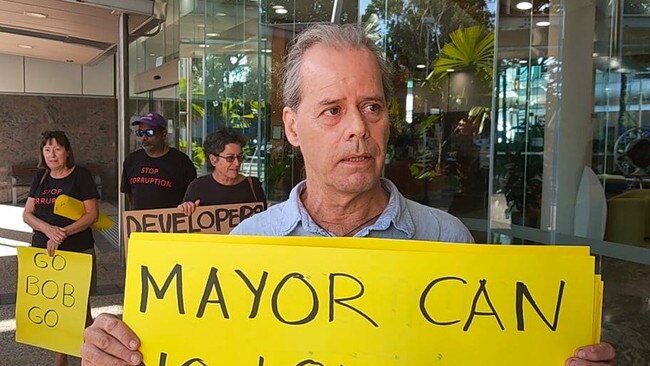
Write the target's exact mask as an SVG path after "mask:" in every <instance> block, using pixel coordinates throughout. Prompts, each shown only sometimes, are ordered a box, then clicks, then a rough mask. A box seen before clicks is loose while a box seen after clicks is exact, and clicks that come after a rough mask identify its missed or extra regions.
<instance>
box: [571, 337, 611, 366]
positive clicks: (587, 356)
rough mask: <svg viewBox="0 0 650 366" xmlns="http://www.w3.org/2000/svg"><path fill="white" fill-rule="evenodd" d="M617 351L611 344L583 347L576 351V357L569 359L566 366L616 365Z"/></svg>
mask: <svg viewBox="0 0 650 366" xmlns="http://www.w3.org/2000/svg"><path fill="white" fill-rule="evenodd" d="M615 358H616V351H615V350H614V347H612V345H611V344H609V343H605V342H603V343H599V344H595V345H592V346H587V347H581V348H578V349H577V350H576V353H575V355H574V357H571V358H569V359H568V360H567V361H566V363H565V365H566V366H605V365H610V366H613V365H616V360H615Z"/></svg>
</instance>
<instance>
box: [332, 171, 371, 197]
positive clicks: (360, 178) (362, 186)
mask: <svg viewBox="0 0 650 366" xmlns="http://www.w3.org/2000/svg"><path fill="white" fill-rule="evenodd" d="M378 184H380V183H379V177H377V176H374V175H366V174H353V175H351V176H348V177H346V179H345V181H343V182H340V183H339V185H338V186H339V189H340V190H341V191H343V192H348V193H364V192H369V191H371V190H373V189H375V188H376V187H377V185H378Z"/></svg>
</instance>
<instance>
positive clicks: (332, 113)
mask: <svg viewBox="0 0 650 366" xmlns="http://www.w3.org/2000/svg"><path fill="white" fill-rule="evenodd" d="M340 113H341V108H339V107H332V108H328V109H326V110H325V112H324V114H325V115H328V116H338V115H339V114H340Z"/></svg>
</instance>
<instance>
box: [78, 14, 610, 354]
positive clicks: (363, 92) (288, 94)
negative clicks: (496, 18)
mask: <svg viewBox="0 0 650 366" xmlns="http://www.w3.org/2000/svg"><path fill="white" fill-rule="evenodd" d="M380 55H381V54H380V52H379V50H378V49H377V48H376V46H375V45H374V43H373V42H372V41H370V40H369V39H368V38H366V36H365V34H364V32H363V29H361V28H360V27H358V26H354V25H344V26H339V25H334V24H328V25H316V26H313V27H311V28H309V29H307V30H305V31H303V32H302V33H301V34H300V35H299V36H298V37H297V38H296V40H295V42H294V43H293V45H292V47H291V48H290V50H289V53H288V56H287V59H286V62H285V73H284V82H283V89H284V90H283V93H284V94H283V95H284V99H285V105H286V107H285V108H284V111H283V120H284V124H285V131H286V135H287V138H288V139H289V141H290V142H291V143H292V144H293V145H294V146H297V147H300V148H301V151H302V153H303V156H304V159H305V169H306V174H307V179H306V181H304V182H302V183H300V184H299V185H298V186H296V187H295V188H294V190H293V191H292V192H291V195H290V198H289V200H288V201H287V202H285V203H282V204H280V205H277V206H275V207H271V209H269V210H268V211H265V212H263V213H260V214H257V215H255V216H253V217H252V218H250V219H247V220H245V221H243V222H242V223H241V224H240V225H239V226H238V227H237V228H235V230H234V231H233V233H235V234H255V235H265V236H297V235H300V236H325V237H345V236H354V237H362V236H367V237H379V238H392V239H419V240H433V241H444V242H472V241H473V240H472V237H471V235H470V234H469V231H468V230H467V228H465V227H464V226H463V225H462V223H460V221H459V220H458V219H456V218H454V217H453V216H450V215H448V214H446V213H444V212H442V211H439V210H436V209H433V208H429V207H425V206H422V205H419V204H417V203H415V202H412V201H409V200H407V199H405V198H404V197H403V196H401V194H399V192H398V191H397V189H396V188H395V186H394V185H393V184H392V183H391V182H389V181H387V180H385V179H381V178H380V176H381V172H382V169H383V164H384V155H385V152H386V144H387V141H388V133H389V121H388V112H387V110H388V108H387V100H389V98H388V97H389V96H390V89H391V88H390V77H389V72H388V68H387V66H386V65H385V63H384V61H383V59H382V57H381V56H380ZM357 240H360V239H357ZM289 253H291V251H290V252H286V254H287V257H283V258H286V259H287V260H290V259H289V258H293V257H288V255H289ZM387 254H390V253H387ZM298 264H299V263H296V265H298ZM178 270H179V271H180V268H179V269H178ZM143 276H144V275H143ZM215 276H216V274H215ZM168 278H171V277H168ZM215 280H216V277H215ZM170 282H171V280H170V281H169V283H170ZM166 283H168V282H166ZM249 283H250V282H249ZM282 283H283V282H281V281H280V282H279V284H278V286H280V285H281V284H282ZM434 285H435V284H434ZM167 286H168V285H166V286H165V287H167ZM432 286H433V285H432ZM561 288H562V287H560V291H562V290H561ZM206 289H208V287H207V285H206ZM276 289H277V287H276ZM425 290H426V288H425ZM278 291H280V290H278ZM521 291H522V292H521V296H527V295H525V294H526V292H525V291H524V290H523V289H522V290H521ZM477 293H478V292H477ZM274 294H275V293H274ZM212 302H214V301H212ZM179 303H180V302H179ZM425 312H426V311H425ZM218 331H219V330H215V332H218ZM589 331H591V330H589ZM269 335H270V336H273V334H269ZM85 340H86V343H85V344H84V346H83V347H82V352H81V353H82V359H83V364H84V365H137V364H138V363H139V362H140V361H141V360H142V354H141V353H140V352H138V348H139V347H140V341H139V339H138V337H137V336H136V335H135V334H134V333H133V332H132V331H131V330H130V329H129V328H128V326H127V325H126V324H125V323H123V322H121V321H120V320H118V319H116V318H114V317H111V316H109V315H102V316H99V317H98V318H97V319H96V321H95V323H94V324H93V325H92V326H91V327H89V328H87V329H86V332H85ZM420 341H424V342H425V343H426V340H420ZM342 343H343V341H342ZM285 346H286V347H288V346H290V345H285ZM531 346H532V345H531ZM534 346H539V345H534ZM330 347H332V348H335V347H336V345H330ZM567 356H569V355H567ZM613 359H614V350H613V348H612V347H611V346H610V345H608V344H605V343H603V344H599V345H596V346H587V347H583V348H581V349H580V350H579V351H576V354H575V357H571V358H569V359H568V360H567V361H566V362H567V365H573V366H580V365H584V366H587V365H608V364H611V362H613ZM258 361H259V363H255V364H257V365H264V359H262V358H260V359H259V360H258ZM307 361H308V360H305V362H307ZM188 362H190V361H188ZM405 362H406V363H403V364H408V362H407V361H405ZM521 362H522V363H526V360H523V359H522V360H521ZM161 364H164V363H163V361H162V360H161ZM186 364H190V363H186ZM197 364H200V363H197ZM300 364H309V363H300ZM311 364H316V365H317V364H319V363H311Z"/></svg>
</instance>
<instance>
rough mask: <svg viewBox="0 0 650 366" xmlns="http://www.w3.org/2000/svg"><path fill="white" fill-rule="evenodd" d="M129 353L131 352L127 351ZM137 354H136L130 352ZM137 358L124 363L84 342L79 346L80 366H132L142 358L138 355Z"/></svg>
mask: <svg viewBox="0 0 650 366" xmlns="http://www.w3.org/2000/svg"><path fill="white" fill-rule="evenodd" d="M129 352H131V351H129ZM131 353H137V352H131ZM137 357H139V358H137V359H136V358H134V359H133V360H131V361H125V360H123V359H119V358H116V357H113V356H111V355H110V354H107V353H106V352H105V350H102V349H99V348H98V347H95V346H94V345H92V344H89V343H88V341H86V342H85V343H84V344H83V345H82V346H81V366H95V365H103V366H134V365H138V364H139V363H140V361H141V360H142V358H141V357H140V356H139V355H138V356H137Z"/></svg>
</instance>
